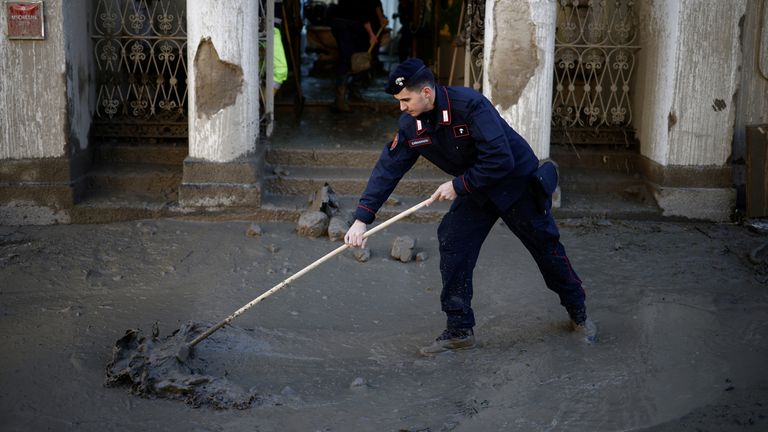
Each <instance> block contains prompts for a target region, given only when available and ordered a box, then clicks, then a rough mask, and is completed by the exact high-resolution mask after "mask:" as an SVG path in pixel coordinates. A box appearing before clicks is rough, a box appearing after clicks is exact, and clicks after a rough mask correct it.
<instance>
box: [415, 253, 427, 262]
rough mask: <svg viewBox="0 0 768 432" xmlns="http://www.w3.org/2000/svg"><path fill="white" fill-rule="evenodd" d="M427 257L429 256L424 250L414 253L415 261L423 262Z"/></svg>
mask: <svg viewBox="0 0 768 432" xmlns="http://www.w3.org/2000/svg"><path fill="white" fill-rule="evenodd" d="M428 258H429V254H428V253H426V252H424V251H421V252H419V253H417V254H416V262H424V261H426V260H427V259H428Z"/></svg>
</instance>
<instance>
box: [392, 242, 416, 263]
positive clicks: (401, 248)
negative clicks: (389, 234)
mask: <svg viewBox="0 0 768 432" xmlns="http://www.w3.org/2000/svg"><path fill="white" fill-rule="evenodd" d="M415 247H416V239H414V238H413V237H410V236H402V237H397V238H396V239H395V241H394V242H392V251H391V252H390V255H391V256H392V258H394V259H396V260H400V261H402V262H404V263H407V262H409V261H411V259H412V258H413V248H415Z"/></svg>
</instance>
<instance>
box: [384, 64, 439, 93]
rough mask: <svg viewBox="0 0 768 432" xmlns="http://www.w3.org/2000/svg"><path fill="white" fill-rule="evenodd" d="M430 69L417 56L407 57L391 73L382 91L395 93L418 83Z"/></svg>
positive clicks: (426, 75)
mask: <svg viewBox="0 0 768 432" xmlns="http://www.w3.org/2000/svg"><path fill="white" fill-rule="evenodd" d="M428 74H432V71H431V70H429V68H427V66H426V65H425V64H424V62H423V61H421V60H419V59H417V58H409V59H408V60H406V61H404V62H402V63H400V64H399V65H398V66H397V67H396V68H395V70H394V71H392V73H391V74H389V80H388V81H387V86H386V87H385V88H384V91H385V92H387V93H389V94H391V95H396V94H398V93H400V91H401V90H403V89H404V88H406V87H410V86H412V85H414V84H418V82H419V81H420V80H423V79H424V78H428V77H429V76H430V75H428Z"/></svg>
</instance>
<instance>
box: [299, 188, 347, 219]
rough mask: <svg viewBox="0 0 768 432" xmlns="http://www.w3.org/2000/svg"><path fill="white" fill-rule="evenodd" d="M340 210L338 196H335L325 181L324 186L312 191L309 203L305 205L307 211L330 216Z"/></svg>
mask: <svg viewBox="0 0 768 432" xmlns="http://www.w3.org/2000/svg"><path fill="white" fill-rule="evenodd" d="M340 210H341V205H340V204H339V200H338V198H336V193H335V192H334V191H333V188H331V185H329V184H328V183H326V184H325V186H323V187H321V188H320V189H318V190H317V191H315V192H313V193H312V195H311V196H310V197H309V205H308V206H307V211H319V212H323V213H325V214H327V215H328V217H329V218H330V217H332V216H334V215H336V214H338V213H339V211H340Z"/></svg>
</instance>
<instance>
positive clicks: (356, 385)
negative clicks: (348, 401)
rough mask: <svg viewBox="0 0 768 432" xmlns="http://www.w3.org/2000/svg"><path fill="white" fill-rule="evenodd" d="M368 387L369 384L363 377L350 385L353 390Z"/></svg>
mask: <svg viewBox="0 0 768 432" xmlns="http://www.w3.org/2000/svg"><path fill="white" fill-rule="evenodd" d="M366 387H368V382H367V381H366V380H365V379H363V378H361V377H357V378H355V380H354V381H352V383H351V384H350V385H349V388H351V389H361V388H366Z"/></svg>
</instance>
